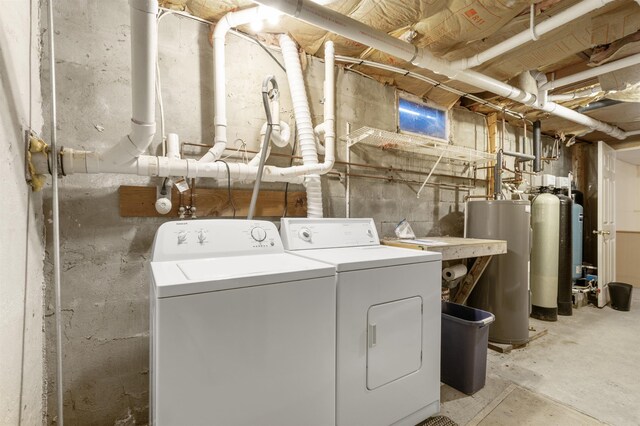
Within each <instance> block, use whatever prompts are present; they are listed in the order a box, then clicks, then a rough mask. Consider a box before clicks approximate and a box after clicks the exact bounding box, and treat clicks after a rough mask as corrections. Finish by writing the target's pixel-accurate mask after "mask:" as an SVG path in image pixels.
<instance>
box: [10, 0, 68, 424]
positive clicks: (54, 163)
mask: <svg viewBox="0 0 640 426" xmlns="http://www.w3.org/2000/svg"><path fill="white" fill-rule="evenodd" d="M47 10H48V15H49V16H48V24H49V28H47V29H48V31H49V38H48V40H49V77H50V89H51V122H50V126H51V128H50V130H49V131H50V132H51V139H50V142H51V146H50V148H51V150H50V153H49V155H50V159H51V207H52V208H51V210H52V226H53V250H52V251H53V258H52V260H53V277H52V280H53V289H54V296H55V305H54V306H55V324H56V325H55V328H56V332H55V334H56V408H57V411H58V413H57V414H58V416H57V418H56V423H57V424H58V425H60V426H64V376H63V368H62V367H63V364H62V362H63V359H64V357H63V353H62V351H63V347H62V327H63V325H62V323H63V321H64V319H63V318H62V279H61V273H60V271H61V267H60V263H61V261H60V198H59V194H58V152H57V141H58V136H57V134H58V133H57V126H58V118H57V105H58V103H57V100H56V99H57V97H56V49H55V29H54V27H53V0H49V1H48V4H47ZM19 410H20V412H21V413H22V407H19ZM19 423H20V422H19Z"/></svg>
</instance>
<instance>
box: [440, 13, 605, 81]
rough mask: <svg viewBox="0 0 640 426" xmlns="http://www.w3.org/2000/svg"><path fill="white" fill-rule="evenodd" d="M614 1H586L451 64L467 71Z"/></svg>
mask: <svg viewBox="0 0 640 426" xmlns="http://www.w3.org/2000/svg"><path fill="white" fill-rule="evenodd" d="M612 1H614V0H584V1H581V2H580V3H578V4H576V5H573V6H571V7H570V8H568V9H566V10H564V11H562V12H560V13H558V14H556V15H554V16H552V17H550V18H548V19H546V20H544V21H542V22H540V23H539V24H538V25H536V26H535V27H534V28H533V29H531V28H528V29H526V30H524V31H522V32H520V33H518V34H516V35H514V36H513V37H510V38H508V39H506V40H504V41H502V42H500V43H498V44H496V45H495V46H493V47H490V48H489V49H487V50H485V51H483V52H480V53H478V54H476V55H474V56H470V57H468V58H462V59H458V60H456V61H452V62H451V66H452V67H453V68H457V69H467V68H472V67H476V66H478V65H481V64H483V63H485V62H487V61H489V60H491V59H494V58H496V57H498V56H500V55H502V54H503V53H506V52H508V51H510V50H513V49H515V48H516V47H519V46H522V45H523V44H525V43H527V42H529V41H531V40H534V38H533V34H532V32H533V33H534V34H535V37H540V36H542V35H544V34H546V33H548V32H550V31H553V30H555V29H556V28H558V27H561V26H562V25H565V24H567V23H569V22H570V21H573V20H574V19H577V18H579V17H581V16H583V15H585V14H587V13H589V12H591V11H593V10H595V9H598V8H600V7H602V6H604V5H606V4H607V3H611V2H612Z"/></svg>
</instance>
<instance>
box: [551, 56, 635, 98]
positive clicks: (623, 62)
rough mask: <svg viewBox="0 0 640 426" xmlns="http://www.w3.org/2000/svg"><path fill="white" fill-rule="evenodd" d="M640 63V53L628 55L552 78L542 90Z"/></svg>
mask: <svg viewBox="0 0 640 426" xmlns="http://www.w3.org/2000/svg"><path fill="white" fill-rule="evenodd" d="M638 64H640V53H636V54H635V55H631V56H627V57H626V58H624V59H619V60H617V61H613V62H609V63H607V64H604V65H600V66H597V67H594V68H591V69H588V70H586V71H582V72H579V73H576V74H572V75H568V76H566V77H563V78H559V79H557V80H551V81H549V82H547V83H545V84H543V85H542V86H540V90H551V89H555V88H556V87H562V86H567V85H569V84H572V83H577V82H579V81H583V80H588V79H590V78H593V77H597V76H599V75H602V74H606V73H608V72H611V71H616V70H619V69H622V68H627V67H630V66H633V65H638Z"/></svg>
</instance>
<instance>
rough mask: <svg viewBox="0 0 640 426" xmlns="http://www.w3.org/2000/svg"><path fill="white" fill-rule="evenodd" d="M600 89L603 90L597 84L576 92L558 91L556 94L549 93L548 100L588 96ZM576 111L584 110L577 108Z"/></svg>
mask: <svg viewBox="0 0 640 426" xmlns="http://www.w3.org/2000/svg"><path fill="white" fill-rule="evenodd" d="M602 91H603V90H602V87H600V85H599V84H597V85H595V86H593V87H592V88H590V89H585V90H578V91H576V92H571V93H560V94H557V95H549V100H550V101H552V102H566V101H572V100H574V99H580V98H588V97H589V96H595V95H597V94H598V93H600V92H602ZM578 112H584V111H580V110H578Z"/></svg>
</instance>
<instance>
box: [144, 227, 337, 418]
mask: <svg viewBox="0 0 640 426" xmlns="http://www.w3.org/2000/svg"><path fill="white" fill-rule="evenodd" d="M151 275H152V283H151V298H150V299H151V300H150V302H151V303H150V304H151V417H152V422H153V424H155V425H160V426H164V425H190V426H193V425H224V426H229V425H244V426H248V425H267V426H281V425H292V426H299V425H322V426H326V425H330V424H334V422H335V341H336V340H335V339H336V336H335V330H336V327H335V309H336V290H335V272H334V268H333V267H331V266H329V265H327V264H324V263H320V262H316V261H313V260H309V259H306V258H302V257H300V256H294V255H292V254H287V253H285V252H284V249H283V246H282V242H281V240H280V235H279V234H278V231H277V229H276V228H275V226H274V225H273V224H272V223H270V222H264V221H246V220H191V221H180V222H169V223H165V224H163V225H162V226H160V228H159V229H158V231H157V233H156V237H155V241H154V248H153V258H152V261H151Z"/></svg>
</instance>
